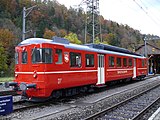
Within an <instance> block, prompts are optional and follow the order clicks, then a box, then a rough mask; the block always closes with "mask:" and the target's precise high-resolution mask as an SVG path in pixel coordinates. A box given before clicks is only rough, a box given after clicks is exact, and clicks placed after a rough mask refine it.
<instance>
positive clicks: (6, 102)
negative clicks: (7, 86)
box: [0, 96, 13, 115]
mask: <svg viewBox="0 0 160 120" xmlns="http://www.w3.org/2000/svg"><path fill="white" fill-rule="evenodd" d="M12 112H13V97H12V96H0V115H7V114H9V113H12Z"/></svg>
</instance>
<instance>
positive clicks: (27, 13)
mask: <svg viewBox="0 0 160 120" xmlns="http://www.w3.org/2000/svg"><path fill="white" fill-rule="evenodd" d="M35 7H37V5H34V6H32V7H29V8H27V9H26V7H23V26H22V41H23V40H25V34H26V33H27V32H29V31H27V32H26V17H27V16H28V15H29V14H30V12H31V11H32V10H33V8H35ZM30 31H31V30H30Z"/></svg>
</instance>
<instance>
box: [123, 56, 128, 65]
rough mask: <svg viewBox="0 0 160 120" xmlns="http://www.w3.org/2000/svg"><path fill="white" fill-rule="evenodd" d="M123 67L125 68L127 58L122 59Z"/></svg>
mask: <svg viewBox="0 0 160 120" xmlns="http://www.w3.org/2000/svg"><path fill="white" fill-rule="evenodd" d="M123 66H124V67H127V58H123Z"/></svg>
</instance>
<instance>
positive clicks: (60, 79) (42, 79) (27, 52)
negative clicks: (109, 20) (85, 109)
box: [6, 37, 147, 101]
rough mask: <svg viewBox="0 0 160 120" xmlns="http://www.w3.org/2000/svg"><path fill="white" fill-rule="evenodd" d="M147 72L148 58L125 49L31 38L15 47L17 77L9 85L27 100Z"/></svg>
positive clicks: (66, 92)
mask: <svg viewBox="0 0 160 120" xmlns="http://www.w3.org/2000/svg"><path fill="white" fill-rule="evenodd" d="M139 64H141V65H139ZM146 74H147V66H146V58H145V57H143V56H140V55H138V54H135V53H132V52H130V51H128V50H126V49H122V48H119V47H114V46H109V45H104V44H87V45H76V44H71V43H69V42H68V40H66V39H64V38H59V37H54V38H53V39H52V40H48V39H42V38H30V39H27V40H25V41H22V42H21V43H20V44H19V45H18V46H17V47H16V48H15V80H14V81H13V82H9V83H6V86H13V87H14V90H17V91H20V93H21V94H22V95H23V97H24V98H25V99H27V100H31V101H37V100H42V101H43V100H46V99H48V98H58V97H61V96H71V95H74V94H77V93H79V92H80V91H87V90H89V89H90V87H93V86H102V85H105V84H106V83H107V82H109V81H115V80H120V79H133V78H137V77H138V78H143V77H145V76H146Z"/></svg>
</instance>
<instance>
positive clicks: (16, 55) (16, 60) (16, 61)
mask: <svg viewBox="0 0 160 120" xmlns="http://www.w3.org/2000/svg"><path fill="white" fill-rule="evenodd" d="M18 56H19V54H18V52H16V53H15V64H18Z"/></svg>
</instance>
